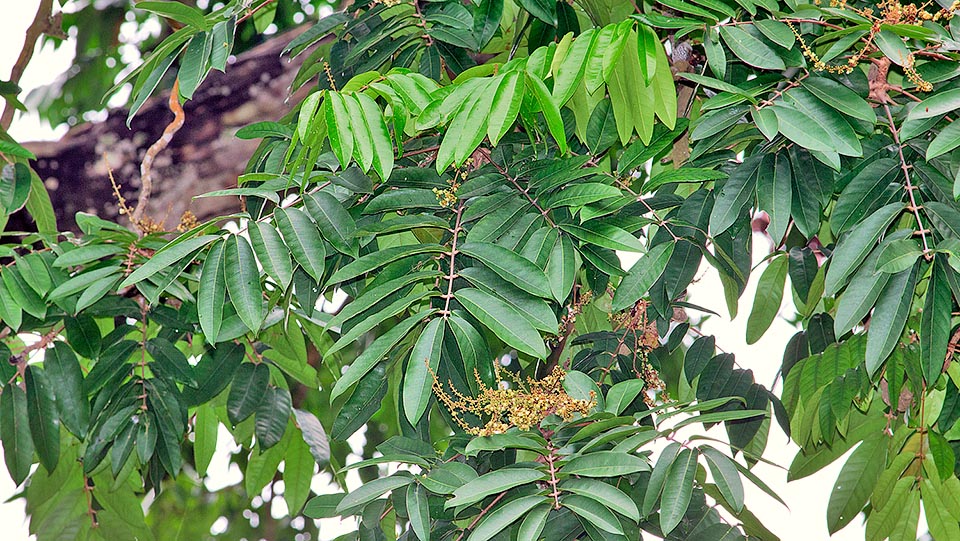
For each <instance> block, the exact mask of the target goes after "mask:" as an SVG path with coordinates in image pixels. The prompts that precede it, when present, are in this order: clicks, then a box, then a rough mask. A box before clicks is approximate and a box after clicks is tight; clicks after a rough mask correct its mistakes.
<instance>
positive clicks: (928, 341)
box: [920, 254, 953, 386]
mask: <svg viewBox="0 0 960 541" xmlns="http://www.w3.org/2000/svg"><path fill="white" fill-rule="evenodd" d="M949 272H953V269H950V268H949V265H948V264H947V261H946V256H945V255H943V254H937V255H936V257H935V259H934V261H933V269H932V270H931V274H930V281H929V282H928V283H927V293H926V298H925V300H924V304H923V312H921V318H920V366H921V367H922V368H923V379H924V380H925V381H926V382H927V385H928V386H933V385H934V384H935V383H936V381H937V378H939V377H940V373H941V371H942V370H943V362H944V361H943V360H944V359H945V358H946V356H947V343H948V342H949V341H950V328H951V317H950V313H951V311H952V309H953V299H952V297H951V293H950V285H949V283H948V277H947V273H949Z"/></svg>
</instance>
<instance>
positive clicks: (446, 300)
mask: <svg viewBox="0 0 960 541" xmlns="http://www.w3.org/2000/svg"><path fill="white" fill-rule="evenodd" d="M463 207H464V203H463V201H461V202H460V203H459V204H458V205H457V210H456V220H455V221H454V226H453V231H452V234H453V243H452V244H451V246H450V270H449V271H448V272H447V275H446V276H445V277H444V278H446V280H447V292H446V293H445V294H443V295H440V298H442V299H443V310H441V311H440V313H441V314H442V315H443V319H448V318H449V317H450V299H452V298H453V281H454V280H456V279H457V276H458V274H457V269H456V262H457V241H458V240H459V239H460V231H462V230H463V228H462V227H461V226H460V218H461V217H462V216H463Z"/></svg>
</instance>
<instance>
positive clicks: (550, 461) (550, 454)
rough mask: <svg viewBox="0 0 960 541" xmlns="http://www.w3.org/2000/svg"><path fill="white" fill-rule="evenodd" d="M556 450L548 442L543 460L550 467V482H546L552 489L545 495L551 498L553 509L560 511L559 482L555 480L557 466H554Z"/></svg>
mask: <svg viewBox="0 0 960 541" xmlns="http://www.w3.org/2000/svg"><path fill="white" fill-rule="evenodd" d="M556 450H557V449H556V448H555V447H554V446H553V443H552V442H550V441H549V440H548V441H547V454H546V455H545V456H544V457H543V458H544V459H545V460H546V461H547V465H548V466H549V467H550V470H549V471H550V480H549V481H547V484H549V485H550V487H551V488H553V492H551V493H550V494H547V495H548V496H552V497H553V508H554V509H560V489H559V488H558V487H557V485H558V484H559V480H558V479H557V466H556V464H555V462H556V461H557V457H556V456H555V455H554V451H556Z"/></svg>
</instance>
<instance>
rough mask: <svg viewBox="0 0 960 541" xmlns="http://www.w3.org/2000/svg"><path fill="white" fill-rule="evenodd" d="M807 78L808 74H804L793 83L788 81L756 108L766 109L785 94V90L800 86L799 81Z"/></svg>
mask: <svg viewBox="0 0 960 541" xmlns="http://www.w3.org/2000/svg"><path fill="white" fill-rule="evenodd" d="M809 76H810V72H804V74H803V75H801V76H800V77H797V78H796V79H794V80H793V81H790V83H789V84H787V85H786V86H785V87H783V88H778V89H777V90H776V91H775V92H774V93H773V95H772V96H770V98H769V99H766V100H763V101H761V102H760V104H759V105H758V106H757V108H758V109H760V108H763V107H767V106H769V105H773V100H775V99H777V98H779V97H780V96H782V95H783V93H784V92H786V91H787V90H790V89H791V88H795V87H798V86H800V81H802V80H804V79H806V78H807V77H809Z"/></svg>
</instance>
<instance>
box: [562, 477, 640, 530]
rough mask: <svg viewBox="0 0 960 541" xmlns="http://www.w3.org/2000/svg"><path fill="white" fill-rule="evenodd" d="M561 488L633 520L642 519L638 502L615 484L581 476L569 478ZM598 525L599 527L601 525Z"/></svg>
mask: <svg viewBox="0 0 960 541" xmlns="http://www.w3.org/2000/svg"><path fill="white" fill-rule="evenodd" d="M560 488H561V489H562V490H565V491H567V492H572V493H574V494H579V495H581V496H585V497H587V498H590V499H592V500H594V501H596V502H597V503H601V504H603V505H604V506H606V507H609V508H610V509H612V510H614V511H616V512H618V513H620V514H621V515H624V516H626V517H628V518H630V519H631V520H634V521H639V520H640V511H639V510H637V504H636V503H634V501H633V500H631V499H630V497H629V496H627V495H626V494H624V492H623V491H622V490H620V489H618V488H617V487H615V486H613V485H610V484H607V483H604V482H603V481H597V480H596V479H589V478H580V479H568V480H566V481H564V482H563V483H562V484H561V485H560ZM564 503H568V501H566V500H565V502H564ZM578 514H579V513H578ZM618 525H619V524H618ZM597 526H598V527H599V525H597ZM601 529H603V528H601ZM607 531H609V530H607Z"/></svg>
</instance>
